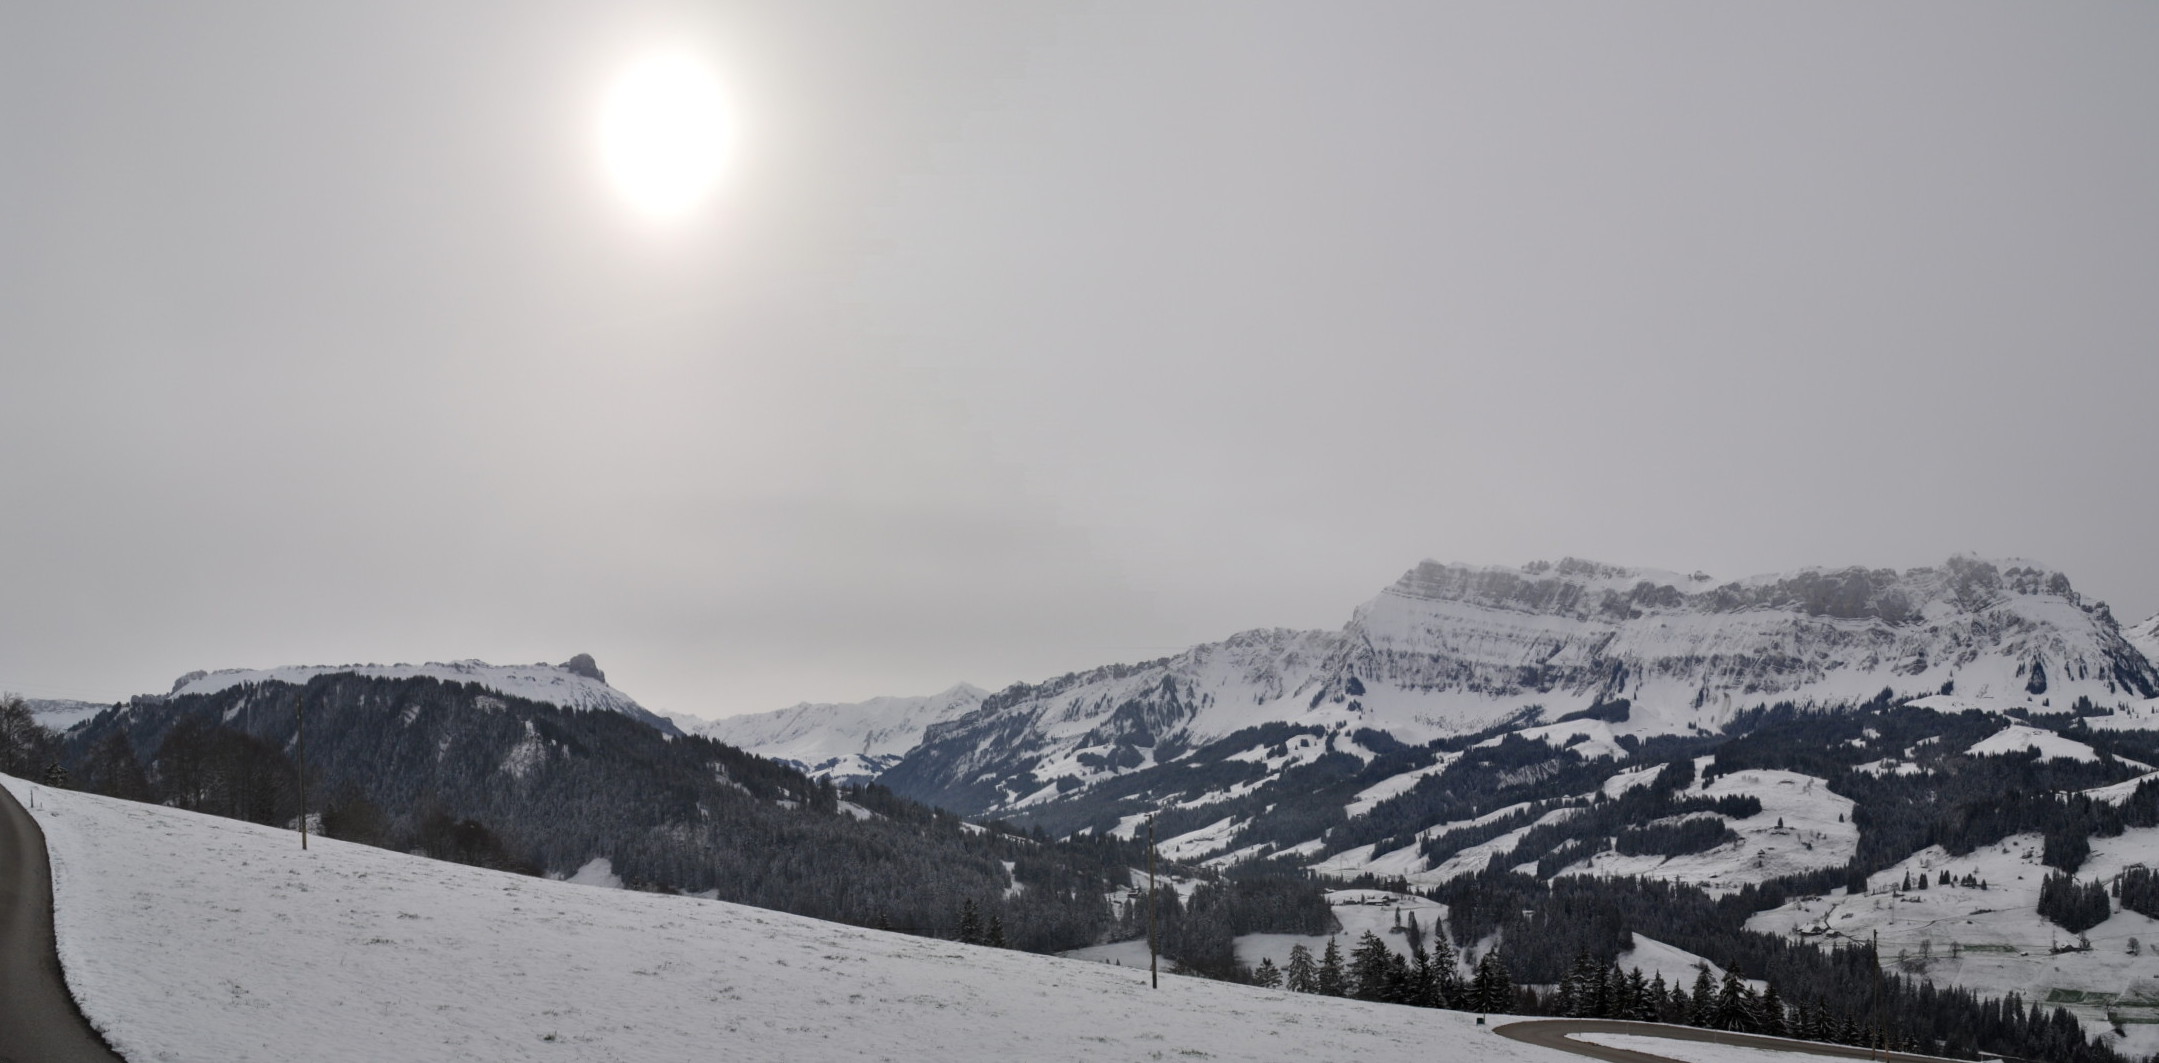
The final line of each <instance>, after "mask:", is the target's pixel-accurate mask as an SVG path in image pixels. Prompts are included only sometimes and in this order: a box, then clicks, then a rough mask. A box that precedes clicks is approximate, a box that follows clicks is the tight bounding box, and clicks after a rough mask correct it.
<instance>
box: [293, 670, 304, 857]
mask: <svg viewBox="0 0 2159 1063" xmlns="http://www.w3.org/2000/svg"><path fill="white" fill-rule="evenodd" d="M292 718H293V720H294V721H295V724H294V726H295V728H296V729H297V731H298V735H297V737H296V738H295V742H296V743H297V745H298V747H299V749H298V752H299V761H300V850H301V851H302V852H306V851H307V695H306V694H305V693H302V694H301V695H300V696H299V697H298V698H297V699H295V700H294V701H293V703H292Z"/></svg>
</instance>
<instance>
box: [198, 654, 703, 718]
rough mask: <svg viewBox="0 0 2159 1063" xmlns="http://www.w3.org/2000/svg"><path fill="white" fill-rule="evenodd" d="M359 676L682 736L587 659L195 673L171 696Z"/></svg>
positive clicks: (299, 684) (226, 669) (305, 667)
mask: <svg viewBox="0 0 2159 1063" xmlns="http://www.w3.org/2000/svg"><path fill="white" fill-rule="evenodd" d="M328 675H354V676H364V677H369V678H377V679H412V678H429V679H439V680H442V681H443V682H445V683H472V684H476V685H478V686H480V687H483V688H485V689H488V690H492V691H494V692H496V693H498V694H506V695H509V696H510V697H515V698H525V699H527V700H529V701H537V702H541V703H544V704H548V705H556V706H560V707H562V708H565V709H574V710H578V711H593V712H619V713H622V714H623V715H625V716H629V717H631V718H633V719H636V720H640V721H642V722H644V723H647V724H650V725H651V726H653V727H656V728H658V729H660V730H661V731H664V732H666V733H668V734H680V733H681V729H680V728H678V727H677V726H676V725H675V722H674V721H673V720H670V719H668V718H667V717H665V716H661V715H660V714H658V713H656V712H652V711H651V710H649V709H646V708H645V707H644V706H642V705H639V704H638V703H637V702H636V700H635V699H633V698H631V697H630V696H629V695H628V694H625V693H623V692H622V691H619V690H616V689H615V688H614V687H611V686H608V685H607V676H606V674H605V673H603V672H601V671H600V669H599V666H598V665H597V664H595V663H594V662H593V660H592V658H591V657H590V656H589V655H586V654H582V653H581V654H578V655H577V656H575V657H572V658H570V659H569V660H568V661H565V662H563V663H561V664H508V665H498V664H488V663H487V662H486V661H471V660H467V661H449V662H429V663H427V664H387V665H385V664H340V665H296V666H288V667H283V668H225V669H220V670H218V671H215V672H190V673H188V674H187V675H184V676H181V677H180V678H179V679H178V680H176V681H175V682H174V683H173V685H172V694H171V695H170V696H172V697H176V698H177V697H184V696H187V695H189V694H215V693H218V692H219V691H223V690H228V689H231V688H232V687H236V686H240V685H242V684H247V683H290V684H293V685H295V686H305V685H307V682H308V680H311V679H314V678H316V677H317V676H328Z"/></svg>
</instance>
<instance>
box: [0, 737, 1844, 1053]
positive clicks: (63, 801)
mask: <svg viewBox="0 0 2159 1063" xmlns="http://www.w3.org/2000/svg"><path fill="white" fill-rule="evenodd" d="M0 784H4V785H6V786H7V787H8V789H9V790H10V791H12V792H13V793H14V795H15V796H16V798H17V799H18V800H20V801H22V802H23V803H24V804H26V805H32V804H34V806H35V807H34V809H33V815H35V816H36V817H37V820H38V823H39V825H40V826H41V827H42V828H43V829H44V831H45V835H46V839H47V843H48V847H49V848H50V850H51V853H52V862H53V867H54V877H55V880H56V881H55V886H56V908H57V912H56V918H57V922H58V930H59V937H60V944H61V953H62V959H63V961H64V963H65V965H66V968H67V973H68V980H69V983H70V984H71V986H72V987H73V989H74V991H75V994H76V996H77V998H78V999H79V1000H81V1001H82V1003H83V1006H84V1010H85V1011H86V1012H87V1013H88V1014H89V1017H90V1020H91V1022H92V1023H93V1024H95V1025H96V1026H97V1027H99V1028H100V1029H101V1030H103V1031H104V1033H105V1034H106V1036H107V1037H108V1038H109V1039H110V1040H111V1041H112V1043H113V1045H114V1046H115V1047H116V1048H118V1049H119V1050H120V1052H121V1053H123V1054H124V1055H126V1056H127V1057H128V1058H129V1059H131V1060H135V1061H137V1063H148V1061H153V1060H154V1061H168V1060H169V1061H175V1063H181V1061H187V1063H192V1061H205V1063H207V1061H220V1063H226V1061H231V1063H237V1061H243V1060H261V1061H276V1063H288V1061H291V1060H309V1061H317V1063H332V1061H343V1060H352V1061H368V1063H374V1061H379V1060H387V1059H395V1060H400V1061H417V1060H457V1061H459V1063H469V1061H471V1060H622V1061H643V1060H650V1061H654V1063H663V1061H664V1063H675V1061H681V1060H690V1059H726V1060H731V1061H750V1060H803V1061H824V1060H855V1059H861V1060H884V1059H890V1060H939V1061H954V1063H967V1061H973V1060H981V1061H985V1063H987V1061H991V1060H995V1061H998V1063H1009V1061H1011V1060H1119V1061H1124V1060H1135V1059H1138V1060H1147V1059H1232V1060H1296V1061H1298V1063H1313V1061H1320V1060H1362V1061H1376V1060H1408V1059H1434V1058H1437V1059H1461V1060H1478V1061H1495V1063H1500V1061H1510V1060H1521V1061H1535V1063H1561V1061H1564V1060H1578V1059H1580V1058H1581V1057H1578V1056H1569V1055H1564V1054H1561V1053H1558V1052H1553V1051H1550V1050H1546V1049H1541V1048H1537V1047H1535V1046H1532V1045H1526V1044H1520V1043H1517V1042H1514V1041H1509V1040H1506V1039H1504V1038H1501V1037H1498V1036H1495V1035H1494V1034H1492V1033H1491V1032H1490V1031H1489V1030H1487V1029H1483V1028H1480V1027H1478V1026H1476V1025H1475V1019H1474V1017H1473V1016H1469V1015H1463V1014H1458V1013H1454V1012H1443V1011H1430V1010H1423V1009H1415V1008H1403V1007H1391V1006H1385V1005H1375V1004H1363V1003H1358V1002H1355V1001H1342V1000H1324V999H1319V998H1314V997H1306V996H1297V995H1294V994H1289V993H1280V992H1272V991H1265V990H1256V989H1247V988H1241V987H1237V986H1229V985H1222V984H1217V983H1212V982H1207V981H1203V980H1199V979H1190V978H1177V977H1169V976H1165V977H1164V978H1163V980H1162V981H1163V984H1162V988H1161V989H1160V990H1159V991H1149V990H1148V988H1147V985H1146V981H1145V979H1146V974H1145V972H1144V971H1138V970H1132V969H1129V968H1123V969H1120V968H1117V967H1111V966H1104V965H1102V964H1097V963H1084V962H1078V961H1072V960H1061V959H1056V958H1051V957H1042V956H1030V955H1025V954H1022V953H1017V952H1007V951H998V950H991V949H982V948H973V947H968V946H962V945H956V944H951V943H948V942H940V941H932V940H926V939H922V938H914V937H905V936H902V935H898V934H887V933H880V932H877V931H872V930H860V929H856V928H853V927H846V926H840V925H837V924H833V923H825V922H819V921H816V920H812V919H803V918H797V917H794V916H789V915H782V914H779V913H775V912H767V911H763V910H759V909H754V908H745V907H740V906H737V905H731V904H723V903H719V902H714V901H703V900H697V899H694V898H687V897H672V896H658V895H652V894H643V893H632V892H627V891H623V890H614V889H605V888H598V887H590V886H580V885H575V884H570V883H560V882H548V881H543V880H537V879H530V878H523V877H519V876H514V875H507V874H500V873H496V872H491V871H484V870H479V869H475V868H469V867H464V866H461V865H456V864H447V863H438V862H435V861H431V860H424V859H420V858H417V857H409V856H403V855H400V854H397V853H391V852H385V851H383V850H380V849H371V848H366V847H363V846H357V845H348V844H344V843H340V842H335V841H324V840H317V841H315V842H314V848H313V849H312V851H310V852H306V853H302V852H301V851H300V849H299V844H298V839H297V837H296V836H295V835H294V834H292V833H290V832H287V831H278V830H272V829H269V828H266V827H260V826H255V825H253V824H247V823H240V822H235V821H232V820H225V819H217V818H213V817H209V816H202V815H195V814H192V813H187V812H178V811H174V810H171V809H165V808H157V807H152V806H148V805H140V804H131V803H127V802H121V801H114V800H110V799H106V798H100V797H93V796H88V795H84V794H76V793H68V792H56V791H53V790H49V789H46V788H44V787H41V786H34V785H31V784H28V783H24V782H21V781H19V780H15V779H7V778H0ZM1791 1058H1804V1057H1791Z"/></svg>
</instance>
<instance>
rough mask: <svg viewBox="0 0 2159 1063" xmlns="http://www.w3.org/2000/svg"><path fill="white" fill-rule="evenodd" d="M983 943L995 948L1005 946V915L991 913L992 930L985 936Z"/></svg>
mask: <svg viewBox="0 0 2159 1063" xmlns="http://www.w3.org/2000/svg"><path fill="white" fill-rule="evenodd" d="M982 943H983V944H984V945H988V946H989V947H991V948H993V949H1001V948H1004V947H1005V920H1004V916H1001V915H998V914H997V913H995V912H992V913H990V931H989V933H988V934H986V935H984V936H983V938H982Z"/></svg>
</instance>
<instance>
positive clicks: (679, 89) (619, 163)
mask: <svg viewBox="0 0 2159 1063" xmlns="http://www.w3.org/2000/svg"><path fill="white" fill-rule="evenodd" d="M733 140H734V125H733V122H732V121H731V120H730V118H729V115H728V109H727V99H726V95H725V93H724V92H722V90H721V88H720V82H719V79H718V78H717V77H715V76H714V75H713V73H712V71H711V69H710V68H708V67H706V66H705V64H703V63H702V62H699V61H698V59H697V58H696V57H695V56H692V55H689V54H686V53H682V52H663V53H656V54H653V55H649V56H646V57H645V58H644V59H641V60H639V61H638V62H637V63H635V64H634V65H632V66H631V67H630V68H629V69H628V70H626V71H624V72H623V73H622V75H621V76H620V77H618V78H617V79H616V80H615V83H614V86H613V87H612V88H611V89H609V91H608V93H607V99H606V102H605V104H604V105H602V107H601V108H600V159H601V163H602V164H603V165H604V166H605V168H606V171H607V176H608V178H609V180H610V181H611V182H612V183H613V184H614V186H615V190H616V191H617V192H618V193H620V194H621V195H622V197H623V199H624V200H626V201H627V202H628V203H629V205H630V206H631V207H632V208H634V209H635V210H637V211H638V212H639V213H641V214H645V215H648V216H650V217H653V218H656V219H662V220H667V219H675V218H680V217H683V216H685V215H687V214H689V213H691V212H692V211H694V210H695V209H696V208H697V207H698V206H699V205H700V204H702V203H703V202H704V201H705V199H706V197H707V196H709V195H710V194H711V192H712V188H713V186H714V185H715V184H716V183H718V181H719V178H720V174H721V172H722V171H723V170H724V169H725V168H726V164H727V157H728V153H729V150H730V149H731V148H732V147H733Z"/></svg>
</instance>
